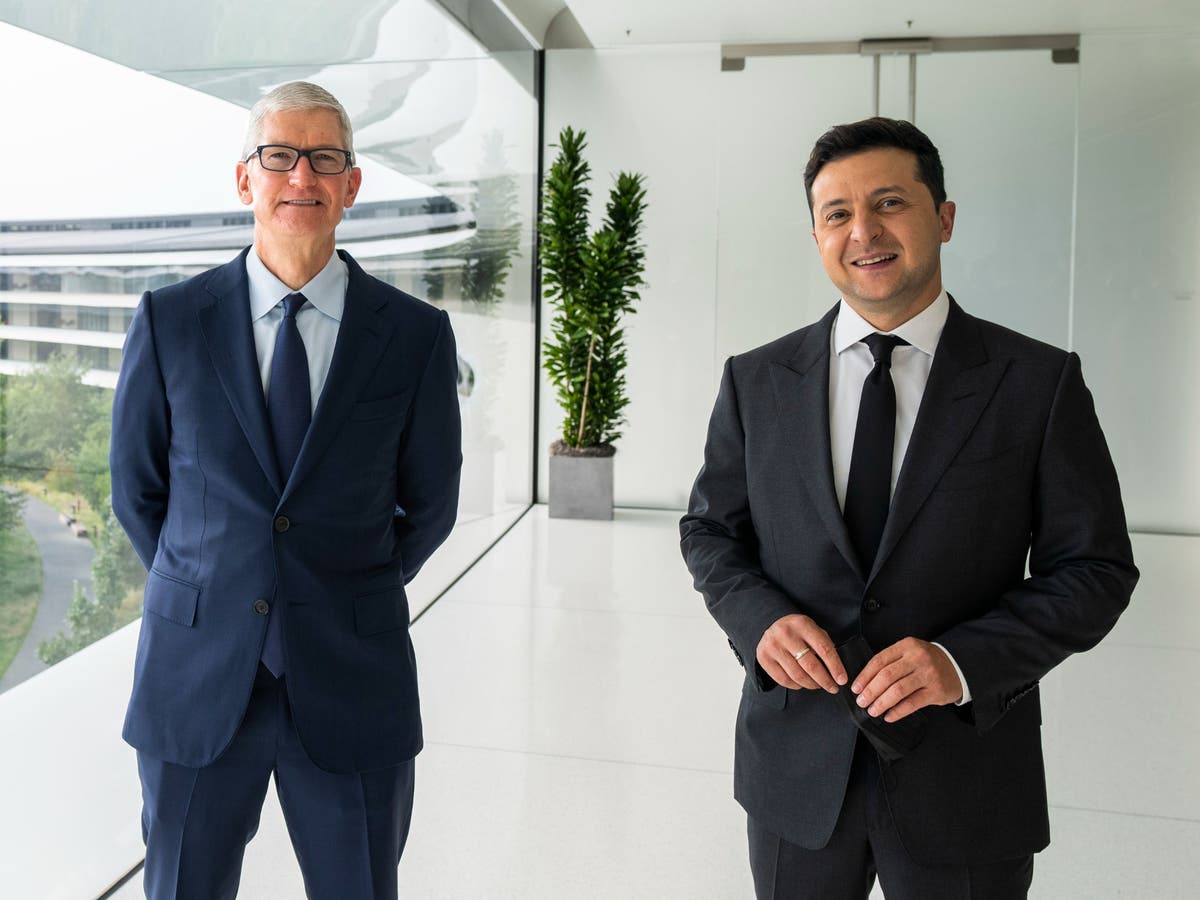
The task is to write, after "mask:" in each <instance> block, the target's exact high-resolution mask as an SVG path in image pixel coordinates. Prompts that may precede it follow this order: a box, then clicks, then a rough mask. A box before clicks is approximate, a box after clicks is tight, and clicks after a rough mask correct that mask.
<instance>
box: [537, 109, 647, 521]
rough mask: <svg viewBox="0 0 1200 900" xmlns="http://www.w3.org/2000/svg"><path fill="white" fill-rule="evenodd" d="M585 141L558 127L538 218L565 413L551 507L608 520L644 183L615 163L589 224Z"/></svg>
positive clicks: (550, 362)
mask: <svg viewBox="0 0 1200 900" xmlns="http://www.w3.org/2000/svg"><path fill="white" fill-rule="evenodd" d="M586 146H587V141H586V133H585V132H583V131H579V132H576V131H574V130H573V129H572V128H570V127H567V128H564V129H563V130H562V132H561V133H560V134H559V138H558V149H559V153H558V156H557V158H556V159H555V160H554V163H553V165H551V167H550V171H549V173H548V174H547V176H546V184H545V194H544V202H543V208H542V215H541V219H540V221H539V223H538V233H539V235H540V238H541V245H540V250H539V259H540V261H541V266H542V292H543V294H544V296H545V297H546V299H547V300H548V301H549V303H550V305H551V307H552V308H553V310H554V318H553V320H552V322H551V323H550V336H549V337H548V338H547V339H546V341H545V343H544V344H543V345H542V352H543V365H544V367H545V369H546V375H547V376H548V378H549V379H550V383H551V384H552V385H553V386H554V389H555V391H556V392H557V394H558V401H559V405H560V406H561V407H562V410H563V414H564V415H563V425H562V434H561V437H560V438H559V439H558V440H556V441H554V443H553V444H551V445H550V515H551V516H553V517H558V518H583V519H611V518H612V506H613V488H612V484H613V481H612V475H613V454H614V453H616V448H615V447H614V444H615V442H616V441H617V439H618V438H620V436H621V431H620V428H621V426H622V425H623V424H624V422H625V420H624V416H623V412H624V409H625V406H626V405H627V404H628V403H629V397H628V396H627V395H626V393H625V366H626V357H625V333H624V329H623V328H622V324H621V321H622V318H623V316H624V315H625V314H626V313H632V312H634V304H635V303H636V302H637V301H638V299H640V294H639V293H638V288H640V287H641V286H642V285H643V284H644V283H645V282H644V280H643V278H642V274H643V272H644V269H645V250H644V247H643V246H642V244H641V241H640V232H641V227H642V215H643V213H644V212H645V209H646V191H645V188H644V180H645V179H644V177H643V176H642V175H639V174H633V173H629V172H621V173H620V174H619V175H617V177H616V180H615V183H614V184H613V187H612V189H611V191H610V192H609V198H608V205H607V207H606V209H605V216H604V222H603V224H602V225H601V227H600V229H599V230H597V231H596V232H594V233H589V227H588V204H589V201H590V200H591V190H590V189H589V187H588V182H589V181H590V180H591V167H590V166H589V165H588V163H587V161H586V160H584V158H583V151H584V148H585V147H586Z"/></svg>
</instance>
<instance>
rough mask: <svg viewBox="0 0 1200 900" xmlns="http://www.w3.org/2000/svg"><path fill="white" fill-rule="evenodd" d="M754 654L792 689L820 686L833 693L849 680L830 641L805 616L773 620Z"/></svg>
mask: <svg viewBox="0 0 1200 900" xmlns="http://www.w3.org/2000/svg"><path fill="white" fill-rule="evenodd" d="M797 653H799V654H801V655H800V658H799V659H796V654H797ZM754 655H755V656H756V657H757V658H758V664H759V665H760V666H762V667H763V671H765V672H766V673H767V674H768V675H770V676H771V678H773V679H774V680H775V683H776V684H779V685H781V686H783V687H785V688H791V689H792V690H794V691H798V690H810V691H815V690H818V689H820V690H826V691H829V693H831V694H836V693H837V691H838V685H839V684H845V683H846V682H847V681H849V680H850V679H849V678H848V677H847V675H846V669H845V667H843V666H842V661H841V659H840V658H839V657H838V655H837V650H835V649H834V647H833V641H832V640H830V639H829V635H828V634H826V633H825V629H823V628H821V626H819V625H818V624H817V623H816V622H814V621H813V620H812V619H810V618H809V617H808V616H802V615H799V614H793V615H790V616H784V617H783V618H782V619H777V620H776V621H775V623H774V624H773V625H772V626H771V627H770V628H768V629H767V630H766V631H765V632H764V633H763V636H762V640H760V641H759V642H758V650H757V651H755V654H754ZM835 682H836V683H835Z"/></svg>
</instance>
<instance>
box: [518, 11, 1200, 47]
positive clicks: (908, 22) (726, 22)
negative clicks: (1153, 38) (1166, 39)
mask: <svg viewBox="0 0 1200 900" xmlns="http://www.w3.org/2000/svg"><path fill="white" fill-rule="evenodd" d="M520 5H521V0H512V2H511V3H510V6H514V7H517V6H520ZM567 5H568V6H570V8H571V11H572V12H573V13H574V14H575V18H576V19H578V20H579V24H580V25H581V26H582V27H583V30H584V31H585V32H586V33H587V35H588V37H589V38H590V39H591V41H592V43H593V44H594V45H595V46H597V47H624V46H632V45H638V44H675V43H774V42H793V41H853V40H861V39H864V38H883V37H906V36H912V37H974V36H984V35H1011V34H1051V33H1097V32H1104V31H1140V30H1150V31H1167V30H1169V31H1176V32H1177V31H1200V2H1198V0H1139V2H1130V0H1009V2H1007V3H982V2H979V0H907V2H905V0H569V2H568V3H567Z"/></svg>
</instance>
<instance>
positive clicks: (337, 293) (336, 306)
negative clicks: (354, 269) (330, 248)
mask: <svg viewBox="0 0 1200 900" xmlns="http://www.w3.org/2000/svg"><path fill="white" fill-rule="evenodd" d="M246 278H247V279H248V281H249V283H250V321H251V322H253V321H255V320H257V319H261V318H262V317H263V316H265V315H266V314H267V313H269V312H270V311H271V310H273V309H274V308H275V307H276V306H278V305H279V301H280V300H282V299H283V298H284V297H286V296H287V295H288V294H290V293H292V289H291V288H290V287H288V286H287V285H286V284H284V283H283V282H282V281H280V280H279V279H278V278H276V277H275V275H274V274H273V273H272V272H271V270H270V269H268V268H267V267H266V265H265V264H264V263H263V261H262V260H261V259H260V258H259V256H258V250H256V249H255V248H254V247H253V246H252V247H251V248H250V252H249V253H247V254H246ZM349 281H350V273H349V270H348V269H347V267H346V263H345V261H344V260H343V259H342V258H341V257H340V256H338V255H337V253H334V254H333V255H332V256H330V257H329V262H327V263H326V264H325V268H323V269H322V270H321V271H320V272H318V273H317V274H316V275H314V276H313V277H312V280H311V281H309V282H308V284H306V285H304V286H303V287H301V288H300V290H299V291H298V293H301V294H303V295H304V298H305V299H306V300H308V302H309V303H311V304H312V305H313V306H315V307H316V308H317V309H319V310H320V311H321V312H323V313H324V314H325V315H327V316H329V318H331V319H333V320H334V321H337V322H340V321H342V313H343V311H344V310H345V308H346V286H347V284H349Z"/></svg>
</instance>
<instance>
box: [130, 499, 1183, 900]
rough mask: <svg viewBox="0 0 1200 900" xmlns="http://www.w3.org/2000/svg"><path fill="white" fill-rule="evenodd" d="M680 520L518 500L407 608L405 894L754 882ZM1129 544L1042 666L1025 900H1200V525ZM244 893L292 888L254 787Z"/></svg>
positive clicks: (728, 663) (486, 899) (695, 890)
mask: <svg viewBox="0 0 1200 900" xmlns="http://www.w3.org/2000/svg"><path fill="white" fill-rule="evenodd" d="M677 521H678V513H673V512H657V511H655V512H651V511H619V512H618V516H617V521H616V522H615V524H612V525H609V524H604V523H593V522H575V521H562V520H554V521H551V520H549V519H548V518H547V516H546V509H545V507H541V506H539V507H534V508H533V509H532V510H531V511H530V512H529V513H527V514H526V515H525V516H524V517H523V518H522V519H521V520H520V521H519V522H518V523H517V524H516V526H515V527H514V528H513V529H512V530H511V531H510V532H509V534H508V535H507V536H506V537H504V538H503V539H502V540H501V541H500V542H499V543H498V544H497V545H496V546H495V547H494V548H493V549H492V551H491V552H490V553H488V554H487V555H486V556H484V557H483V558H482V559H481V560H480V561H479V562H478V563H477V564H476V565H475V566H474V567H473V568H471V569H470V571H469V572H467V574H466V575H465V576H464V577H463V578H462V579H460V580H459V581H458V582H457V584H455V585H454V586H453V587H452V588H451V589H450V590H449V592H447V593H446V594H445V596H443V597H442V599H440V600H439V601H438V602H437V603H436V604H435V605H434V606H432V607H431V608H430V609H429V610H428V612H427V613H426V614H425V615H424V616H422V617H421V618H420V620H419V621H418V622H417V623H416V625H415V626H414V628H413V637H414V641H415V642H416V645H417V654H418V659H419V661H420V667H421V677H422V679H423V682H422V685H421V692H422V697H423V706H424V714H425V728H426V741H427V744H426V749H425V751H424V752H423V753H422V754H421V756H420V757H419V759H418V767H417V799H416V808H415V812H414V825H413V832H412V836H411V839H410V841H409V845H408V849H407V851H406V853H405V856H404V860H403V862H402V864H401V869H400V876H401V885H402V896H404V897H406V898H411V900H466V898H479V900H567V898H570V900H574V898H587V900H610V898H611V900H635V898H646V900H707V898H712V900H735V898H747V897H751V896H752V893H751V887H750V881H749V875H748V871H747V867H746V862H745V850H744V846H745V820H744V817H743V815H742V813H741V810H740V809H739V807H738V806H737V804H736V803H735V802H734V801H733V799H732V796H731V793H732V792H731V769H732V743H733V742H732V735H733V716H734V711H735V709H736V705H737V700H738V693H739V689H740V679H741V672H740V669H739V668H738V667H737V665H736V663H735V662H734V660H733V657H732V656H731V655H730V653H729V650H728V648H727V647H726V646H725V640H724V638H723V636H722V635H721V633H720V631H719V630H718V629H717V627H716V625H715V624H714V623H713V622H712V621H711V619H710V618H709V617H708V614H707V613H706V611H705V609H704V605H703V602H702V601H701V599H700V597H699V596H698V595H697V594H695V593H694V592H693V590H692V588H691V583H690V580H689V576H688V575H687V573H686V571H685V569H684V567H683V564H682V562H681V560H680V556H679V551H678V532H677V530H676V522H677ZM1134 546H1135V552H1136V554H1137V557H1138V562H1139V564H1140V565H1141V567H1142V570H1143V573H1144V574H1143V579H1142V583H1141V585H1140V586H1139V588H1138V591H1137V593H1136V594H1135V597H1134V603H1133V605H1132V606H1131V608H1130V610H1129V612H1128V613H1127V614H1126V616H1125V617H1124V618H1123V619H1122V620H1121V622H1120V623H1119V625H1118V626H1117V628H1116V630H1115V631H1114V632H1113V634H1112V635H1110V636H1109V638H1108V639H1107V640H1106V641H1105V642H1104V643H1102V644H1101V645H1100V646H1099V647H1098V648H1097V649H1095V650H1094V651H1092V652H1091V653H1088V654H1085V655H1083V656H1080V657H1077V658H1074V659H1072V660H1068V662H1067V663H1065V664H1064V665H1063V666H1062V667H1061V668H1060V669H1059V670H1056V671H1055V672H1053V673H1051V675H1050V676H1049V677H1048V678H1047V679H1046V680H1045V683H1044V687H1043V698H1044V699H1043V702H1044V707H1045V709H1044V713H1045V722H1046V724H1045V733H1044V740H1045V745H1046V757H1047V777H1048V780H1049V788H1050V796H1051V802H1052V809H1051V824H1052V831H1053V843H1052V844H1051V846H1050V848H1049V849H1048V850H1047V851H1046V852H1044V853H1042V854H1040V855H1039V857H1038V858H1037V862H1036V874H1035V878H1034V890H1033V893H1032V895H1031V896H1033V897H1035V898H1042V900H1102V898H1110V897H1111V898H1126V897H1127V898H1137V900H1142V898H1146V900H1165V898H1184V897H1192V896H1195V893H1194V892H1195V877H1194V873H1193V871H1192V869H1191V863H1192V862H1193V861H1194V860H1195V858H1196V855H1197V853H1198V852H1200V777H1198V776H1197V774H1196V760H1197V759H1200V725H1198V724H1197V717H1196V716H1195V715H1194V709H1195V702H1194V700H1193V699H1192V696H1191V695H1192V691H1193V689H1194V687H1195V685H1197V684H1200V603H1198V602H1197V601H1198V600H1200V597H1198V596H1197V594H1198V592H1200V591H1198V588H1200V539H1197V538H1178V537H1161V536H1135V545H1134ZM981 814H986V811H981ZM137 887H138V885H137V882H136V880H135V881H134V882H133V883H131V884H129V885H127V886H126V887H125V888H124V889H122V891H121V892H120V893H119V894H118V895H117V896H119V897H134V896H138V891H137ZM241 896H242V897H244V898H250V900H258V898H292V897H301V896H303V890H302V888H301V885H300V878H299V874H298V871H297V869H296V864H295V862H294V860H293V859H292V856H291V850H290V847H289V846H288V843H287V836H286V831H285V828H284V826H283V823H282V819H281V817H280V814H279V812H278V807H277V806H276V804H275V802H274V800H273V798H272V799H270V800H269V802H268V807H267V809H266V810H265V812H264V816H263V825H262V828H261V830H260V832H259V835H258V837H257V838H256V839H255V840H254V842H253V843H252V844H251V845H250V847H249V849H248V851H247V856H246V866H245V872H244V877H243V888H242V892H241ZM882 896H883V895H882V893H881V892H880V891H879V890H878V888H877V889H876V893H875V894H874V895H873V897H876V898H878V897H882Z"/></svg>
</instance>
